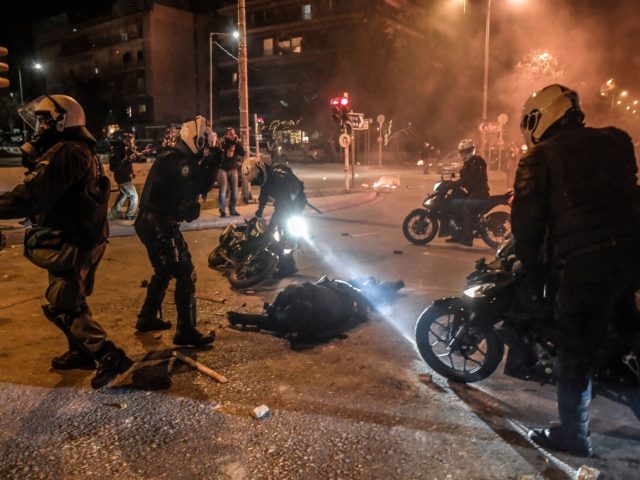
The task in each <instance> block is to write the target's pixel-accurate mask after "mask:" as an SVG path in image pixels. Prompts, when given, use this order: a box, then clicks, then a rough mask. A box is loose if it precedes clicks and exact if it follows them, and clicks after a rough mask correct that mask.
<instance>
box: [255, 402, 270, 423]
mask: <svg viewBox="0 0 640 480" xmlns="http://www.w3.org/2000/svg"><path fill="white" fill-rule="evenodd" d="M270 413H271V410H269V407H267V406H266V405H260V406H259V407H256V408H254V409H253V417H254V418H256V419H257V420H262V419H263V418H267V417H268V416H269V414H270Z"/></svg>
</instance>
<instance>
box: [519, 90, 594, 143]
mask: <svg viewBox="0 0 640 480" xmlns="http://www.w3.org/2000/svg"><path fill="white" fill-rule="evenodd" d="M571 117H573V118H574V119H575V120H576V121H577V122H578V123H582V121H583V120H584V113H582V110H581V109H580V99H579V98H578V94H577V93H576V92H575V91H573V90H571V89H569V88H567V87H564V86H562V85H558V84H557V83H555V84H553V85H548V86H546V87H544V88H543V89H542V90H540V91H539V92H535V93H534V94H533V95H531V96H530V97H529V99H528V100H527V101H526V102H525V104H524V107H523V108H522V121H521V122H520V130H521V131H522V136H523V137H524V140H525V142H526V144H527V147H529V148H532V147H533V146H534V145H535V144H536V143H539V142H540V140H541V139H542V136H543V135H544V134H545V132H547V131H548V130H549V129H550V128H551V127H552V126H554V125H555V124H556V123H557V122H559V121H561V120H563V119H569V118H571Z"/></svg>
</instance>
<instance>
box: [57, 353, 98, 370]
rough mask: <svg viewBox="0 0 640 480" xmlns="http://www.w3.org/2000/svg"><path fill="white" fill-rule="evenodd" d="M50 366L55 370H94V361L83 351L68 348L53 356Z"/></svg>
mask: <svg viewBox="0 0 640 480" xmlns="http://www.w3.org/2000/svg"><path fill="white" fill-rule="evenodd" d="M51 368H54V369H56V370H75V369H78V370H95V369H96V362H95V360H94V359H93V358H91V357H89V356H87V355H85V354H84V353H82V352H79V351H78V350H73V349H71V348H70V349H69V350H68V351H66V352H64V353H63V354H62V355H58V356H57V357H53V359H52V360H51Z"/></svg>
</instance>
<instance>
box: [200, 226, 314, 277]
mask: <svg viewBox="0 0 640 480" xmlns="http://www.w3.org/2000/svg"><path fill="white" fill-rule="evenodd" d="M306 228H307V227H306V222H305V221H304V219H303V218H302V217H300V216H297V215H296V216H292V217H289V219H288V220H287V222H286V225H281V224H280V223H276V224H274V225H270V226H267V224H266V223H265V221H264V220H263V219H262V218H258V217H254V218H252V219H251V220H249V221H248V222H246V224H245V225H242V226H236V225H233V224H230V225H228V226H227V228H226V229H225V230H224V232H222V235H220V240H219V244H218V246H217V247H216V248H214V249H213V251H212V252H211V253H210V254H209V267H211V268H215V269H222V270H225V271H228V273H229V282H230V283H231V286H233V287H234V288H238V289H243V288H249V287H252V286H254V285H257V284H258V283H260V282H262V281H264V280H265V279H267V278H269V277H270V276H271V275H273V274H274V273H275V274H277V275H279V276H282V277H284V276H288V275H291V274H292V273H294V272H295V262H294V259H293V253H294V252H295V250H297V249H298V238H301V237H304V236H305V235H306Z"/></svg>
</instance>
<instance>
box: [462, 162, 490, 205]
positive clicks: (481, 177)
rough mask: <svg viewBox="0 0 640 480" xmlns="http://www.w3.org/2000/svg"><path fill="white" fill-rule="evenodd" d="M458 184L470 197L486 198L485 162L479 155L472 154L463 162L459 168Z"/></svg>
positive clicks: (487, 181)
mask: <svg viewBox="0 0 640 480" xmlns="http://www.w3.org/2000/svg"><path fill="white" fill-rule="evenodd" d="M460 185H461V186H462V187H464V188H465V189H466V190H467V191H468V192H469V197H470V198H487V197H488V196H489V179H488V177H487V163H486V162H485V161H484V159H483V158H482V157H481V156H480V155H474V156H473V157H471V158H470V159H469V160H467V161H466V162H464V165H463V166H462V169H461V170H460Z"/></svg>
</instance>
